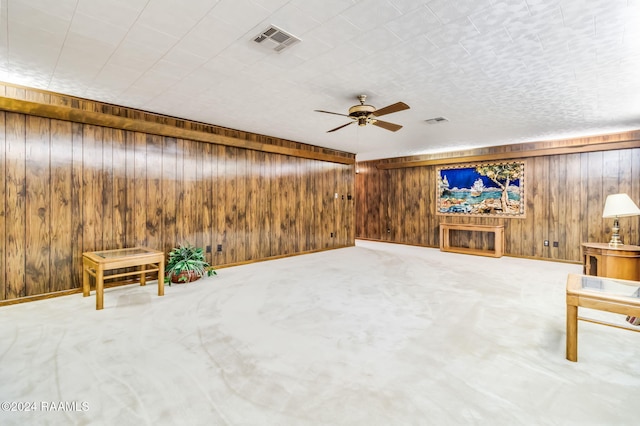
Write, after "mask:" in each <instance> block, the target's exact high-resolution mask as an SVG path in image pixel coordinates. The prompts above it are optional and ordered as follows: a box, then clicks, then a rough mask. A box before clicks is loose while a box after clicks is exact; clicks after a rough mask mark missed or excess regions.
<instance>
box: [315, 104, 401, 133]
mask: <svg viewBox="0 0 640 426" xmlns="http://www.w3.org/2000/svg"><path fill="white" fill-rule="evenodd" d="M366 99H367V95H359V96H358V100H359V101H360V105H354V106H352V107H351V108H349V114H340V113H338V112H331V111H322V110H319V109H317V110H315V111H317V112H324V113H325V114H334V115H342V116H344V117H350V118H351V119H352V120H353V121H351V122H349V123H347V124H343V125H342V126H338V127H336V128H335V129H331V130H328V131H327V133H331V132H335V131H336V130H340V129H342V128H343V127H347V126H348V125H349V124H353V123H358V126H366V125H367V124H373V125H374V126H378V127H382V128H383V129H386V130H391V131H392V132H397V131H398V130H400V129H402V126H401V125H399V124H395V123H389V122H388V121H382V120H378V117H380V116H382V115H386V114H391V113H393V112H398V111H404V110H405V109H409V105H407V104H405V103H404V102H396V103H395V104H392V105H389V106H386V107H384V108H380V109H376V108H375V107H374V106H373V105H365V104H364V102H365V100H366Z"/></svg>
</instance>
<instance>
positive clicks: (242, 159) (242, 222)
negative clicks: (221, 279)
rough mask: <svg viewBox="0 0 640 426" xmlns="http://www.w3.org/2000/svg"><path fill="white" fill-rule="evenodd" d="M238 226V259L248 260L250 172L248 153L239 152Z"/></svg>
mask: <svg viewBox="0 0 640 426" xmlns="http://www.w3.org/2000/svg"><path fill="white" fill-rule="evenodd" d="M235 163H236V174H237V175H236V176H237V178H236V184H235V186H236V200H237V201H236V206H237V208H236V224H235V234H236V244H235V250H236V253H235V255H236V257H235V259H234V260H237V259H247V256H248V254H249V253H250V250H249V247H248V246H247V231H248V229H247V228H248V226H247V203H248V201H249V200H247V196H248V191H247V185H248V182H247V180H248V178H249V170H248V166H247V151H246V150H239V151H238V155H237V156H236V161H235Z"/></svg>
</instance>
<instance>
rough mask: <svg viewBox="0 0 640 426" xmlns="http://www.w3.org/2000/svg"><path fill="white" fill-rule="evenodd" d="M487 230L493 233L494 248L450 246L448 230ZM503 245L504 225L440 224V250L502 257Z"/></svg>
mask: <svg viewBox="0 0 640 426" xmlns="http://www.w3.org/2000/svg"><path fill="white" fill-rule="evenodd" d="M451 230H454V231H473V232H489V233H493V234H494V249H493V250H487V249H476V248H469V247H451V243H450V238H449V231H451ZM503 247H504V226H502V225H496V226H493V225H473V224H467V223H441V224H440V250H441V251H450V252H454V253H464V254H476V255H480V256H490V257H502V250H503Z"/></svg>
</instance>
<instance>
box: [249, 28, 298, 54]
mask: <svg viewBox="0 0 640 426" xmlns="http://www.w3.org/2000/svg"><path fill="white" fill-rule="evenodd" d="M253 41H255V42H256V43H260V44H262V45H263V46H266V47H268V48H269V49H273V50H275V51H276V52H278V53H280V52H282V51H283V50H284V49H286V48H287V47H290V46H292V45H294V44H295V43H297V42H299V41H300V39H299V38H297V37H295V36H293V35H291V34H289V33H288V32H286V31H284V30H281V29H280V28H278V27H276V26H275V25H271V26H270V27H269V28H267V29H266V30H264V31H263V32H261V33H260V34H258V35H257V36H255V37H254V38H253Z"/></svg>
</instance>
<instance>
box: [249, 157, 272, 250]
mask: <svg viewBox="0 0 640 426" xmlns="http://www.w3.org/2000/svg"><path fill="white" fill-rule="evenodd" d="M255 155H256V159H255V163H253V166H254V167H257V170H256V171H255V173H254V176H255V175H257V182H256V185H257V186H256V194H257V198H256V202H255V204H253V205H252V209H255V210H254V211H253V214H254V218H255V222H254V223H255V226H256V228H254V229H253V231H252V234H253V243H254V244H256V246H257V252H256V255H255V257H254V259H260V258H264V257H268V256H270V255H271V245H270V238H271V224H270V217H271V199H272V197H271V193H272V191H271V181H270V179H269V175H268V174H267V173H268V170H267V161H268V158H270V157H271V155H269V154H265V153H264V152H256V153H255ZM256 231H257V234H256ZM256 238H257V241H256Z"/></svg>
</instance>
